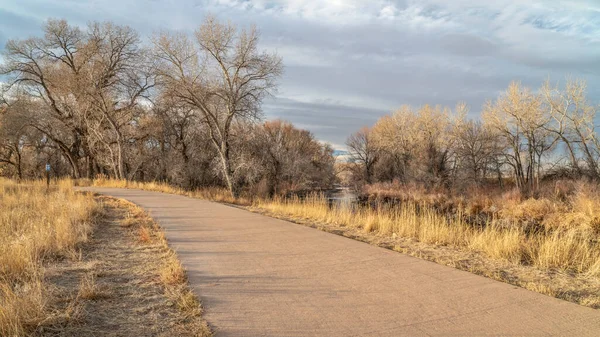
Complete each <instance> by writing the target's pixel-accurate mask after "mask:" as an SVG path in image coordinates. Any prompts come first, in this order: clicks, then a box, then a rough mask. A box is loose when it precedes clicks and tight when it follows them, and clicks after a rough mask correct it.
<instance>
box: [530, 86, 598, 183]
mask: <svg viewBox="0 0 600 337" xmlns="http://www.w3.org/2000/svg"><path fill="white" fill-rule="evenodd" d="M586 89H587V85H586V83H585V81H582V80H567V83H566V85H565V88H564V89H563V90H561V89H560V88H559V86H558V85H556V86H552V85H550V82H549V81H546V82H545V83H544V85H543V86H542V89H541V92H542V95H543V98H544V102H545V108H546V110H547V112H548V114H549V115H550V117H551V118H552V120H551V123H549V124H548V125H547V127H546V129H547V130H548V132H550V133H552V134H554V135H555V136H556V137H557V138H558V139H560V141H561V143H562V144H564V145H565V148H566V151H567V154H568V156H569V158H570V162H571V166H572V167H573V169H575V171H576V172H577V173H580V174H581V173H583V172H582V171H583V170H582V168H581V165H580V158H579V156H580V155H581V156H583V158H582V161H583V163H584V165H585V166H586V168H587V170H586V173H587V174H588V175H589V176H590V177H592V178H593V179H600V172H599V168H598V161H599V159H600V158H599V157H600V147H599V145H600V143H599V142H598V136H597V133H596V126H595V118H596V115H597V112H598V111H597V110H596V108H595V107H594V106H592V105H591V104H590V103H589V102H588V101H587V98H586Z"/></svg>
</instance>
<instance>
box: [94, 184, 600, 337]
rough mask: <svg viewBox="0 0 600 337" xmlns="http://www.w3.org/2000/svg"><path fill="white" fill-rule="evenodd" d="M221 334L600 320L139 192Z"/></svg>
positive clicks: (561, 325) (442, 330) (554, 326)
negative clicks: (162, 229)
mask: <svg viewBox="0 0 600 337" xmlns="http://www.w3.org/2000/svg"><path fill="white" fill-rule="evenodd" d="M86 190H91V191H95V192H98V193H102V194H107V195H111V196H114V197H118V198H123V199H127V200H129V201H131V202H133V203H136V204H138V205H139V206H141V207H143V208H145V209H146V210H147V211H149V213H150V215H151V216H152V217H153V218H154V219H156V220H157V221H158V222H159V223H160V224H161V226H163V227H164V229H165V230H166V233H167V237H168V240H169V243H170V245H171V246H172V247H173V248H174V249H175V250H176V251H177V253H178V255H179V257H180V259H181V261H182V262H183V264H184V266H185V268H186V269H187V271H188V275H189V279H190V285H191V286H192V287H193V288H194V289H195V291H197V293H198V295H199V296H200V298H201V300H202V303H203V305H204V307H205V315H204V317H205V319H206V320H207V321H208V323H209V324H210V325H211V327H212V328H213V330H214V331H215V332H216V335H217V336H432V335H434V336H438V335H442V336H448V335H450V336H456V335H460V336H465V335H472V336H483V335H497V336H507V335H513V336H524V335H527V336H548V335H556V336H599V335H600V311H598V310H593V309H590V308H586V307H583V306H579V305H577V304H573V303H570V302H566V301H562V300H559V299H556V298H552V297H548V296H544V295H541V294H538V293H534V292H530V291H528V290H525V289H522V288H518V287H514V286H511V285H509V284H505V283H501V282H497V281H494V280H491V279H487V278H484V277H481V276H477V275H474V274H471V273H468V272H465V271H460V270H457V269H453V268H450V267H445V266H441V265H438V264H435V263H432V262H428V261H424V260H420V259H417V258H413V257H410V256H406V255H403V254H400V253H397V252H393V251H390V250H386V249H383V248H378V247H375V246H371V245H369V244H366V243H362V242H358V241H354V240H351V239H348V238H345V237H341V236H337V235H333V234H329V233H325V232H321V231H319V230H315V229H312V228H309V227H305V226H301V225H296V224H293V223H290V222H287V221H282V220H278V219H274V218H270V217H266V216H263V215H259V214H254V213H251V212H248V211H245V210H242V209H238V208H233V207H229V206H225V205H222V204H217V203H213V202H209V201H204V200H198V199H192V198H188V197H183V196H178V195H170V194H164V193H159V192H148V191H141V190H133V189H113V188H86Z"/></svg>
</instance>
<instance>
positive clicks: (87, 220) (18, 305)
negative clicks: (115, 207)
mask: <svg viewBox="0 0 600 337" xmlns="http://www.w3.org/2000/svg"><path fill="white" fill-rule="evenodd" d="M98 207H99V206H98V205H97V204H96V203H95V201H94V200H93V198H92V197H91V196H89V195H84V194H81V193H76V192H74V191H73V190H72V189H70V188H65V187H59V188H56V187H54V188H52V189H50V190H48V191H47V190H46V187H45V185H44V184H43V183H42V182H26V183H24V184H16V183H13V182H11V181H8V180H2V179H0V335H1V336H21V335H27V334H28V333H30V332H31V331H32V330H33V329H35V328H36V327H37V326H38V325H39V324H41V323H42V322H43V321H44V319H45V318H46V316H47V315H48V314H49V313H48V312H47V308H46V306H47V302H48V299H49V296H50V295H49V293H48V292H47V291H46V289H45V284H44V279H43V268H42V264H43V262H44V261H48V260H51V259H53V258H57V257H75V256H76V248H77V246H78V245H79V244H80V243H82V242H85V241H86V240H87V239H88V234H89V233H90V231H91V223H92V221H93V219H94V214H95V213H96V212H97V211H98V210H99V208H98Z"/></svg>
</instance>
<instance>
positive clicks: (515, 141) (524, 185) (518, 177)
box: [483, 82, 556, 192]
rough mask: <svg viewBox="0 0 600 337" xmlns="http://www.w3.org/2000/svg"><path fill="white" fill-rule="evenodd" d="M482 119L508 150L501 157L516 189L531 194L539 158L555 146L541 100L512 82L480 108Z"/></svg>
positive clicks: (536, 185) (535, 184) (537, 180)
mask: <svg viewBox="0 0 600 337" xmlns="http://www.w3.org/2000/svg"><path fill="white" fill-rule="evenodd" d="M483 118H484V122H485V123H486V126H487V127H489V128H491V129H493V130H496V131H497V132H499V134H500V137H502V138H503V140H504V141H505V142H506V144H507V145H508V146H509V147H510V151H508V152H506V153H504V155H505V157H506V159H507V163H508V164H509V165H510V166H511V167H512V168H513V171H514V174H515V184H516V186H517V188H519V190H521V191H522V192H531V191H535V190H536V189H537V187H538V186H539V178H540V174H541V167H542V161H541V159H542V156H543V155H544V154H545V153H546V152H547V151H548V150H550V149H551V148H552V147H553V146H554V144H555V143H556V138H553V137H551V136H550V134H549V132H548V131H547V125H548V123H549V121H550V118H549V116H548V115H547V114H545V113H544V111H543V109H542V106H541V97H540V96H539V95H536V94H534V93H532V92H531V90H530V89H528V88H524V87H522V86H521V85H520V84H519V83H516V82H513V83H511V84H510V86H509V87H508V89H507V91H506V92H505V93H504V94H503V95H502V96H500V97H499V98H498V99H497V100H496V101H495V102H494V103H492V102H488V103H487V104H486V105H485V106H484V113H483Z"/></svg>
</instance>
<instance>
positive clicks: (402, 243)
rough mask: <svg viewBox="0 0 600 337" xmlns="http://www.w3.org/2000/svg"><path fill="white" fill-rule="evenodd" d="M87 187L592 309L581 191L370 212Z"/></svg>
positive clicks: (595, 240)
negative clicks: (274, 226) (212, 211)
mask: <svg viewBox="0 0 600 337" xmlns="http://www.w3.org/2000/svg"><path fill="white" fill-rule="evenodd" d="M94 184H95V185H96V186H112V187H130V188H141V189H146V190H153V191H161V192H166V193H178V194H184V195H188V196H191V197H198V198H204V199H209V200H215V201H221V202H228V203H236V204H240V205H244V206H248V207H247V208H248V209H249V210H253V211H257V212H262V213H265V214H268V215H271V216H275V217H282V218H286V219H290V220H293V221H296V222H300V223H305V224H309V223H318V224H321V225H322V226H320V228H321V229H324V230H329V231H335V232H339V231H338V230H337V229H342V230H343V231H346V232H344V233H343V235H347V236H352V237H355V238H358V239H361V240H364V241H368V242H371V243H374V244H380V243H381V242H382V241H385V244H384V246H386V247H388V248H392V249H396V250H399V251H403V252H405V253H408V254H411V255H414V256H419V257H423V258H427V259H429V260H433V261H436V262H439V263H443V264H447V265H452V266H455V267H458V268H461V269H466V270H469V271H471V272H475V273H478V274H482V275H486V276H488V277H492V278H495V279H498V280H502V281H505V282H509V283H512V284H516V285H519V286H523V287H525V288H528V289H530V290H534V291H538V292H541V293H544V294H548V295H551V296H555V297H559V298H563V299H566V300H570V301H573V302H576V303H579V304H582V305H586V306H590V307H593V308H600V242H599V240H600V193H596V192H595V191H592V190H589V189H585V188H583V187H580V188H579V189H578V190H576V191H573V193H570V194H569V195H567V196H561V198H558V197H557V198H555V199H553V200H550V199H547V198H540V199H524V200H521V199H520V198H516V197H512V198H508V197H507V196H506V195H505V196H502V197H501V198H496V199H490V198H487V199H486V198H484V197H481V196H478V197H476V198H474V199H473V200H477V202H475V201H465V200H462V203H461V200H458V201H457V200H448V199H444V198H443V197H440V196H439V195H438V196H435V195H426V196H424V195H421V196H419V197H417V196H416V195H415V196H411V197H407V198H404V199H403V202H401V203H399V204H396V205H394V206H385V205H380V206H381V207H375V208H373V207H344V206H333V207H331V206H330V205H328V202H327V200H326V199H325V198H323V197H322V196H318V195H317V196H313V197H309V198H306V199H299V198H292V199H282V198H275V199H272V200H264V199H254V200H252V201H250V198H244V199H243V200H232V199H231V198H230V197H229V196H228V194H227V193H226V192H225V191H223V190H219V189H211V190H207V191H183V190H181V189H178V188H173V187H170V186H167V185H164V184H158V183H152V184H143V183H132V182H122V181H111V180H97V181H95V182H94ZM436 198H437V199H436ZM480 203H484V204H486V205H480ZM448 204H451V206H448ZM486 207H487V208H488V209H491V210H492V211H490V212H491V213H493V214H491V216H489V217H487V218H486V219H487V220H485V223H484V224H483V225H481V224H480V225H473V223H471V222H469V221H468V218H469V217H470V216H472V215H473V214H474V213H478V212H483V211H485V208H486ZM448 208H453V209H452V211H448ZM441 209H443V210H441ZM488 215H489V214H488ZM532 224H534V226H532ZM532 228H533V229H532ZM357 233H358V234H357ZM382 238H385V240H383V239H382Z"/></svg>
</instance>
